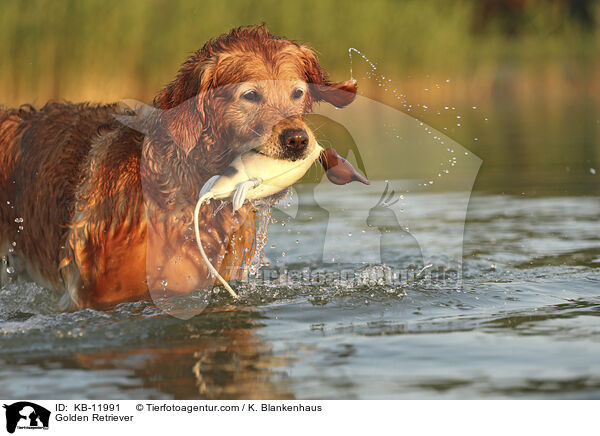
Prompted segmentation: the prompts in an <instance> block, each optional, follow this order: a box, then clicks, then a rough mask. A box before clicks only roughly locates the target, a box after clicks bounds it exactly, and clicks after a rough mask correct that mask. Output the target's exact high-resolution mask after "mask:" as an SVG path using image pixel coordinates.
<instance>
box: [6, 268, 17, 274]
mask: <svg viewBox="0 0 600 436" xmlns="http://www.w3.org/2000/svg"><path fill="white" fill-rule="evenodd" d="M6 272H7V273H9V274H14V273H15V269H14V268H13V267H12V266H9V267H7V268H6Z"/></svg>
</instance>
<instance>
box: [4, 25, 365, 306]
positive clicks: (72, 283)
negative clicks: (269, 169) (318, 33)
mask: <svg viewBox="0 0 600 436" xmlns="http://www.w3.org/2000/svg"><path fill="white" fill-rule="evenodd" d="M298 89H302V93H301V94H302V95H301V97H300V98H296V97H297V96H298V94H300V91H298ZM249 90H254V91H256V92H257V94H259V95H260V97H261V100H260V101H257V102H252V101H248V100H247V99H246V98H245V97H244V95H245V94H246V93H248V91H249ZM355 92H356V86H355V84H354V82H350V81H348V82H340V83H335V84H332V83H330V82H329V81H328V79H327V77H326V75H325V73H324V72H323V70H322V69H321V68H320V66H319V64H318V62H317V59H316V57H315V55H314V53H313V51H312V50H311V49H310V48H308V47H306V46H304V45H300V44H297V43H294V42H291V41H288V40H285V39H279V38H276V37H274V36H273V35H271V34H270V33H269V32H268V31H267V30H266V29H265V28H264V27H262V26H258V27H254V26H253V27H245V28H239V29H234V30H232V31H231V32H230V33H229V34H226V35H222V36H220V37H219V38H217V39H215V40H212V41H209V42H208V43H206V45H205V46H204V47H203V48H202V49H200V50H198V51H197V52H195V53H193V54H192V55H191V56H190V58H189V59H188V60H187V61H186V62H185V63H184V64H183V65H182V67H181V69H180V70H179V73H178V74H177V76H176V78H175V80H173V81H172V82H171V83H170V84H169V85H167V86H166V87H165V88H164V89H163V90H162V91H160V92H159V94H158V95H157V97H156V98H155V100H154V107H155V108H156V109H158V111H156V112H155V113H153V114H150V115H147V116H145V117H143V118H142V123H143V129H141V130H142V131H144V132H145V133H146V134H143V133H141V132H140V131H137V130H135V129H132V128H130V127H127V126H125V125H123V124H122V123H120V122H119V121H118V120H116V119H115V117H114V116H115V115H118V114H122V115H131V112H129V111H128V110H126V109H124V108H122V107H120V106H118V105H115V104H113V105H90V104H72V103H48V104H47V105H45V106H44V107H42V108H41V109H39V110H37V109H34V108H32V107H23V108H21V109H8V110H0V257H3V256H4V257H5V258H6V257H7V256H8V257H9V258H10V259H12V258H13V257H18V258H19V259H20V261H21V262H22V264H23V267H24V269H25V270H26V271H27V273H28V274H29V275H30V276H31V277H32V278H33V279H34V280H36V281H37V282H39V283H40V284H42V285H44V286H47V287H50V288H53V289H56V290H58V291H62V292H64V295H65V297H64V298H63V300H62V301H63V304H64V306H65V308H71V309H73V308H81V307H88V306H92V307H107V306H110V305H113V304H115V303H117V302H120V301H126V300H135V299H140V298H145V297H147V295H148V290H149V289H161V288H163V290H164V291H165V293H166V294H169V295H171V294H180V293H186V292H189V291H191V290H193V289H197V288H201V287H203V286H208V285H210V284H211V283H212V281H213V279H212V278H211V277H209V275H208V271H207V269H206V266H205V265H204V264H203V262H202V260H201V258H200V254H199V251H198V248H197V246H196V242H195V239H194V237H193V232H192V230H191V215H192V214H191V211H192V210H193V206H194V203H195V201H196V199H197V198H198V192H199V190H200V188H201V187H202V186H203V185H204V183H205V182H206V180H207V179H208V178H209V177H211V176H213V175H215V174H220V172H222V171H223V170H224V169H225V168H226V167H227V165H228V164H229V163H230V162H231V161H232V160H233V158H234V157H235V156H236V155H237V154H239V153H240V152H242V151H245V150H247V149H249V148H256V147H258V150H260V151H261V152H263V153H265V154H268V155H271V156H273V157H278V158H283V159H285V158H288V157H289V156H287V155H286V153H287V151H286V150H285V149H284V148H282V147H281V145H280V144H279V143H278V138H277V133H278V130H277V125H278V124H279V123H280V122H281V121H282V120H286V123H288V124H289V123H293V124H294V125H296V126H298V127H300V128H306V129H307V127H306V125H305V124H304V121H303V116H304V114H305V113H306V112H307V111H309V110H310V108H311V106H312V104H313V103H314V102H316V101H321V100H325V101H328V102H330V103H332V104H335V105H336V106H340V107H341V106H344V105H346V104H348V103H350V101H352V98H353V97H354V95H355ZM292 94H293V95H294V96H295V97H294V98H292V97H291V95H292ZM215 207H216V206H214V205H212V204H211V205H207V206H206V207H204V208H203V209H202V211H201V217H200V220H201V223H202V225H201V228H202V229H203V230H202V232H203V234H202V239H203V241H205V244H206V245H205V250H206V251H207V254H208V255H209V257H210V258H211V259H212V260H213V262H214V264H215V266H216V267H217V269H219V270H220V271H221V272H222V274H223V275H224V276H225V277H226V278H227V279H232V278H237V277H238V276H239V274H240V271H241V266H242V265H243V264H244V263H247V262H249V261H250V260H251V259H252V256H253V254H254V237H255V225H254V210H253V209H252V206H251V205H249V204H246V205H244V206H243V207H242V209H240V210H239V211H238V212H237V213H236V214H234V215H232V213H231V205H228V206H226V207H225V208H222V209H220V210H217V209H215ZM3 270H6V268H3Z"/></svg>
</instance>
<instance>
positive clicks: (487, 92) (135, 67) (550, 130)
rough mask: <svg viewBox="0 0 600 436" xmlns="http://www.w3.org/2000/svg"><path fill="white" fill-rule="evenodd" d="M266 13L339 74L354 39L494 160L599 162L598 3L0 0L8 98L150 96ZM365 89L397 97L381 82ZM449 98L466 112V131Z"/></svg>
mask: <svg viewBox="0 0 600 436" xmlns="http://www.w3.org/2000/svg"><path fill="white" fill-rule="evenodd" d="M262 22H264V23H266V24H267V26H268V27H269V29H270V30H271V31H272V32H273V33H275V34H278V35H281V36H285V37H287V38H290V39H295V40H298V41H302V42H305V43H308V44H310V45H312V46H313V47H315V48H316V50H317V51H318V52H319V55H320V60H321V63H322V64H323V65H324V66H325V67H326V69H327V70H328V71H329V73H330V75H331V76H332V78H334V79H336V80H340V79H346V78H348V77H349V74H350V65H349V57H348V49H349V47H355V48H357V49H359V50H360V51H361V52H363V53H364V54H365V55H366V56H368V57H369V59H371V60H373V61H375V62H377V65H378V69H379V71H380V72H382V73H383V74H385V75H386V77H389V78H392V79H393V83H394V87H396V88H397V89H399V91H401V92H403V93H404V94H406V95H407V100H408V103H411V104H413V105H415V107H413V111H412V112H411V113H412V114H414V115H415V116H416V117H419V118H422V119H423V120H425V121H426V122H428V123H430V124H431V125H432V126H433V127H435V128H437V129H440V130H441V129H443V127H448V128H447V129H446V130H445V131H444V133H447V134H449V135H450V136H452V137H453V138H454V139H456V140H458V141H459V142H461V144H464V145H465V146H468V147H470V149H472V150H473V151H475V152H476V153H478V154H479V155H480V156H481V157H483V158H484V161H486V160H487V162H489V163H498V162H500V163H502V165H506V164H508V163H509V162H514V160H515V159H517V161H518V162H520V164H523V163H524V164H526V165H528V167H533V166H536V165H537V166H540V163H541V164H544V163H546V164H548V165H550V164H560V165H563V163H565V162H566V165H568V166H572V165H575V166H577V165H579V166H581V167H582V168H584V167H587V166H589V165H591V164H590V162H592V163H594V162H596V161H597V160H598V156H599V155H600V151H599V150H600V145H599V142H600V141H599V140H598V138H599V137H600V134H599V132H598V130H599V128H600V127H599V126H598V123H596V120H597V118H598V107H599V102H600V98H599V97H600V28H599V26H598V23H600V5H599V4H598V2H595V1H589V0H479V1H476V0H459V1H450V0H406V1H393V0H373V1H369V2H352V1H307V2H283V1H279V0H277V1H273V0H267V1H258V2H245V1H238V0H228V1H210V2H206V1H193V0H181V1H166V0H165V1H163V0H121V1H116V0H86V1H83V0H63V1H59V0H32V1H22V0H2V1H1V2H0V104H3V105H8V106H14V105H18V104H20V103H25V102H33V103H35V104H38V105H40V104H43V103H44V102H45V101H47V100H50V99H59V100H60V99H66V100H72V101H79V100H91V101H102V102H108V101H115V100H120V99H122V98H135V99H138V100H142V101H150V100H151V99H152V97H153V96H154V95H155V93H156V92H157V91H158V90H159V89H160V88H161V87H162V86H163V85H164V84H165V83H167V82H168V81H170V80H171V79H172V78H173V76H174V74H175V72H176V70H177V68H178V65H179V64H180V63H181V62H182V61H183V60H184V59H185V58H186V56H187V55H188V54H189V53H190V52H191V51H193V50H195V49H197V48H199V47H201V46H202V45H203V44H204V42H205V41H206V40H207V39H208V38H211V37H215V36H217V35H219V34H220V33H223V32H227V31H228V30H229V29H231V28H232V27H236V26H240V25H246V24H259V23H262ZM447 80H449V82H446V81H447ZM438 83H441V84H443V86H440V87H437V86H435V85H436V84H438ZM360 85H361V90H362V91H363V92H364V93H365V94H366V95H368V96H371V97H374V98H378V99H380V100H383V101H384V102H388V103H390V104H396V105H398V102H397V101H396V100H394V99H393V98H391V97H392V96H391V94H390V93H386V92H384V90H383V89H382V88H379V87H377V86H375V84H374V83H370V82H363V83H361V84H360ZM416 104H420V105H427V106H428V107H429V110H422V106H416ZM447 105H450V106H453V107H456V111H457V112H460V113H464V114H465V115H464V116H465V118H467V120H465V122H464V123H463V125H462V128H460V129H458V128H456V125H455V123H454V122H452V117H454V112H452V113H450V112H448V113H445V112H444V111H443V110H442V109H443V107H445V106H447ZM472 106H477V107H478V108H479V109H478V111H476V112H469V110H468V109H469V108H471V107H472ZM398 107H399V108H400V109H403V107H401V106H400V105H398ZM437 112H441V113H440V115H437ZM469 117H470V119H469ZM485 118H487V119H488V120H485ZM578 125H580V126H581V128H577V129H575V126H578ZM532 135H538V136H539V137H540V138H541V139H540V140H539V141H530V140H527V138H530V137H531V136H532ZM475 137H478V139H479V142H475V141H474V140H473V139H474V138H475ZM573 140H576V141H577V144H576V145H572V144H568V142H569V141H573ZM482 144H484V145H482ZM548 144H549V145H548ZM565 149H570V150H571V149H572V152H569V153H566V154H565V152H564V150H565ZM507 150H508V151H510V153H509V152H507ZM515 156H516V158H515ZM519 159H521V160H519ZM582 160H583V161H582ZM587 161H590V162H587ZM546 166H547V165H546ZM564 166H565V165H563V167H564ZM488 174H491V172H489V173H488ZM502 177H503V176H502Z"/></svg>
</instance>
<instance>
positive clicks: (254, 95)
mask: <svg viewBox="0 0 600 436" xmlns="http://www.w3.org/2000/svg"><path fill="white" fill-rule="evenodd" d="M242 98H243V99H244V100H248V101H253V102H257V101H259V100H260V95H259V94H258V92H256V91H255V90H250V91H246V92H244V93H243V94H242Z"/></svg>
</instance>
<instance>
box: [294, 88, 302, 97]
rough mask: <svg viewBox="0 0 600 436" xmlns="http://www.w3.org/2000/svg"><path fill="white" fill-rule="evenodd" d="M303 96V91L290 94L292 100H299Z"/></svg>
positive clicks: (298, 90)
mask: <svg viewBox="0 0 600 436" xmlns="http://www.w3.org/2000/svg"><path fill="white" fill-rule="evenodd" d="M303 95H304V90H303V89H300V88H298V89H295V90H294V92H292V99H293V100H298V99H299V98H302V96H303Z"/></svg>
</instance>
